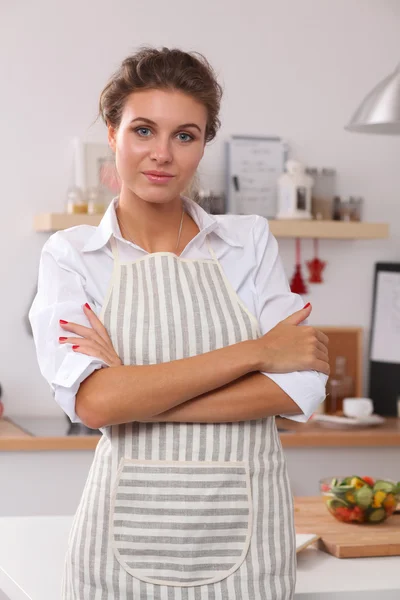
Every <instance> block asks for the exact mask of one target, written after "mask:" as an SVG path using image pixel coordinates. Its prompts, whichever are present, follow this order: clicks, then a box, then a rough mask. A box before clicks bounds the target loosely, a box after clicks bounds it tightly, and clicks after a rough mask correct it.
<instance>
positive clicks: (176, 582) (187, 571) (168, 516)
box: [110, 458, 253, 587]
mask: <svg viewBox="0 0 400 600" xmlns="http://www.w3.org/2000/svg"><path fill="white" fill-rule="evenodd" d="M252 521H253V513H252V501H251V487H250V475H249V470H248V465H247V464H246V463H245V462H214V461H208V462H206V461H201V462H192V461H188V462H185V461H164V460H161V461H157V460H140V459H138V460H135V459H130V458H122V459H121V462H120V465H119V468H118V472H117V475H116V480H115V484H114V487H113V490H112V498H111V513H110V535H111V544H112V547H113V551H114V554H115V556H116V558H117V560H118V562H119V563H120V564H121V566H122V567H123V568H124V569H125V570H126V571H127V572H128V573H130V574H131V575H132V576H133V577H136V578H137V579H139V580H141V581H146V582H148V583H153V584H158V585H170V586H183V587H187V586H195V585H207V584H210V583H216V582H217V581H221V580H222V579H225V578H226V577H228V575H230V574H231V573H233V572H234V571H236V569H238V568H239V567H240V565H241V564H242V562H243V561H244V559H245V557H246V554H247V551H248V549H249V546H250V538H251V530H252Z"/></svg>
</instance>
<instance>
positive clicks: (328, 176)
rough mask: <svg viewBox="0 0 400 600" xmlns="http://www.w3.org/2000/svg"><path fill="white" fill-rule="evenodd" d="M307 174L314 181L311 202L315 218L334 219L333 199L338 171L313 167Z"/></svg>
mask: <svg viewBox="0 0 400 600" xmlns="http://www.w3.org/2000/svg"><path fill="white" fill-rule="evenodd" d="M307 173H308V175H311V177H312V178H313V179H314V186H313V189H312V200H311V212H312V215H313V218H314V219H318V220H328V221H329V220H331V219H332V213H333V198H334V196H335V193H336V171H335V169H330V168H326V167H323V168H322V169H316V168H315V167H311V168H310V169H308V170H307Z"/></svg>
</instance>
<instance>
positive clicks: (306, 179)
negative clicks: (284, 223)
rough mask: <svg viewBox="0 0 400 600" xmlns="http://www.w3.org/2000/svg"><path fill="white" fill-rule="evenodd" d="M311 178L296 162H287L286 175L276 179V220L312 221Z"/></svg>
mask: <svg viewBox="0 0 400 600" xmlns="http://www.w3.org/2000/svg"><path fill="white" fill-rule="evenodd" d="M313 185H314V180H313V178H312V177H310V176H309V175H307V173H306V172H305V166H304V165H303V164H302V163H300V162H298V161H297V160H288V161H287V163H286V173H284V174H283V175H281V176H280V177H279V179H278V214H277V216H276V218H277V219H312V214H311V191H312V187H313Z"/></svg>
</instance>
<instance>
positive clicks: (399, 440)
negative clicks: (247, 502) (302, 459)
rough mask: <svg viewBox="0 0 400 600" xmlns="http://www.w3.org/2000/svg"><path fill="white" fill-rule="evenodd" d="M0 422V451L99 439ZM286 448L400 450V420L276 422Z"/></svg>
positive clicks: (79, 446) (49, 423) (67, 446)
mask: <svg viewBox="0 0 400 600" xmlns="http://www.w3.org/2000/svg"><path fill="white" fill-rule="evenodd" d="M14 421H15V422H13V421H12V418H11V417H10V418H3V419H0V451H1V450H4V451H26V450H94V449H95V447H96V445H97V443H98V441H99V439H100V435H98V432H97V430H96V431H95V430H93V433H92V434H90V435H86V434H82V433H81V432H79V430H78V431H77V432H76V433H78V434H76V433H74V431H75V428H76V429H78V427H76V425H75V428H74V426H73V427H72V428H71V426H70V425H68V421H67V419H66V418H64V417H62V416H61V417H40V418H39V417H24V418H22V417H14ZM276 424H277V427H278V430H279V435H280V439H281V443H282V446H283V447H284V448H312V447H318V448H326V447H340V448H343V447H368V448H372V447H382V448H386V447H390V446H400V419H399V418H397V417H386V420H385V423H383V424H382V425H378V426H376V427H364V428H357V429H349V428H342V429H339V428H338V429H336V428H335V429H332V428H327V427H324V426H322V425H321V424H320V423H317V422H313V420H312V418H311V419H310V421H308V422H307V423H296V422H295V421H290V420H289V419H282V418H280V417H277V418H276Z"/></svg>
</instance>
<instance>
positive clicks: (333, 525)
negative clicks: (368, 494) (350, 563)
mask: <svg viewBox="0 0 400 600" xmlns="http://www.w3.org/2000/svg"><path fill="white" fill-rule="evenodd" d="M294 520H295V526H296V533H316V534H317V535H319V536H320V539H319V540H318V541H317V542H316V545H317V547H318V548H319V550H323V551H324V552H327V553H328V554H333V556H336V557H337V558H358V557H366V556H400V514H394V515H392V516H391V517H389V519H387V521H384V522H383V523H379V524H375V525H370V524H363V523H359V524H352V523H340V521H337V520H336V519H335V518H334V517H333V516H332V515H331V514H330V513H329V511H328V509H327V508H326V506H325V504H324V502H323V500H322V497H319V496H310V497H303V498H302V497H295V498H294Z"/></svg>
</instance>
